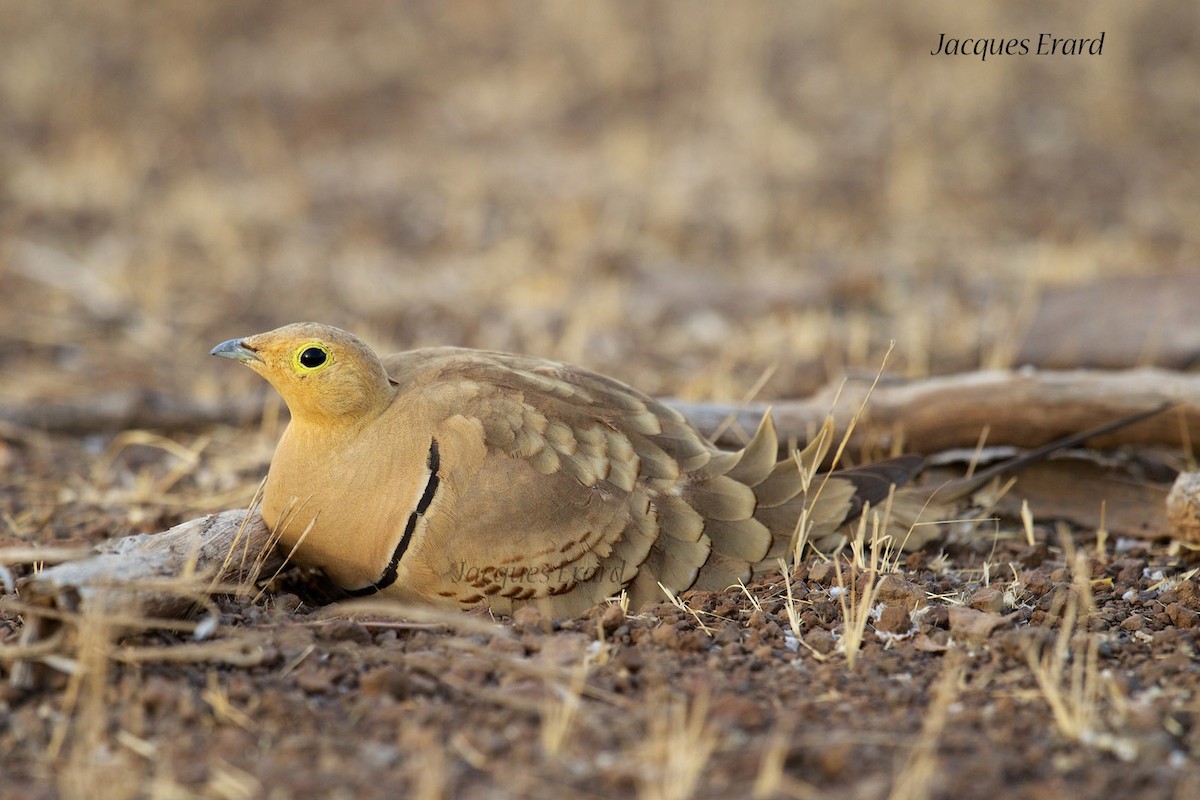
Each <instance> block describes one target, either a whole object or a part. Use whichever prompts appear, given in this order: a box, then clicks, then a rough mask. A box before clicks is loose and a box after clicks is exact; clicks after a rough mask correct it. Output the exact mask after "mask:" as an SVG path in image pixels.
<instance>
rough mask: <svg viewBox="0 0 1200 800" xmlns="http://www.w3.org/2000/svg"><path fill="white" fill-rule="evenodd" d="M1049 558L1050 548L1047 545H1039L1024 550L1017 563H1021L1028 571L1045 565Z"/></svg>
mask: <svg viewBox="0 0 1200 800" xmlns="http://www.w3.org/2000/svg"><path fill="white" fill-rule="evenodd" d="M1049 557H1050V548H1048V547H1046V545H1045V544H1040V543H1039V544H1035V545H1034V546H1033V547H1026V548H1025V549H1024V550H1022V551H1021V554H1020V555H1019V556H1017V561H1018V562H1020V564H1021V566H1023V567H1026V568H1028V569H1037V568H1038V567H1040V566H1041V565H1042V564H1044V563H1045V562H1046V559H1047V558H1049Z"/></svg>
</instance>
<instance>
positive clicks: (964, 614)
mask: <svg viewBox="0 0 1200 800" xmlns="http://www.w3.org/2000/svg"><path fill="white" fill-rule="evenodd" d="M1008 619H1009V618H1008V617H1003V616H1001V615H999V614H985V613H984V612H982V611H977V610H975V609H973V608H965V607H963V606H950V630H952V631H954V633H955V635H956V636H962V637H965V638H968V639H978V640H983V639H986V638H988V636H990V635H991V633H992V630H993V629H994V628H996V626H998V625H1003V624H1004V623H1005V622H1006V621H1007V620H1008Z"/></svg>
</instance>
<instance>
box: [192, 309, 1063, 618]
mask: <svg viewBox="0 0 1200 800" xmlns="http://www.w3.org/2000/svg"><path fill="white" fill-rule="evenodd" d="M212 354H213V355H216V356H222V357H225V358H232V359H236V360H238V361H241V362H242V363H244V364H246V365H247V366H248V367H250V368H251V369H253V370H254V371H255V372H257V373H258V374H259V375H261V376H262V377H263V378H265V379H266V380H267V381H269V382H270V383H271V385H272V386H274V387H275V389H276V390H277V391H278V392H279V394H280V395H281V396H282V397H283V399H284V401H285V402H286V403H287V406H288V409H289V410H290V412H291V421H290V422H289V423H288V426H287V429H286V430H285V431H284V434H283V437H282V438H281V439H280V442H279V445H278V448H277V449H276V451H275V455H274V458H273V459H272V461H271V466H270V470H269V472H268V475H267V481H266V487H265V490H264V495H263V503H262V515H263V518H264V520H265V521H266V523H267V524H268V525H269V526H271V527H272V528H273V529H275V530H277V531H278V532H279V534H280V536H281V539H280V541H281V544H282V546H283V548H284V549H285V552H290V553H292V557H293V560H295V561H297V562H299V563H301V564H307V565H310V566H316V567H320V568H321V569H323V570H324V571H325V573H326V574H327V575H328V576H329V577H330V578H331V579H332V580H333V581H334V582H335V583H337V584H338V585H339V586H341V587H342V588H343V589H344V590H346V591H347V592H348V593H350V594H351V595H369V594H374V593H376V592H381V593H383V594H384V595H387V596H389V597H394V598H397V599H400V600H404V601H419V602H427V603H435V604H439V605H444V606H450V607H455V608H471V607H476V606H487V607H489V608H491V609H492V610H493V611H495V612H499V613H511V612H512V611H513V610H514V609H515V608H517V607H519V606H521V605H524V604H530V603H532V604H535V605H537V606H538V607H539V608H540V609H542V610H543V612H544V613H548V614H550V615H552V616H555V617H563V616H570V615H576V614H578V613H580V612H582V611H584V610H586V609H587V608H589V607H591V606H592V605H595V604H596V603H599V602H601V601H603V600H604V599H605V598H607V597H610V596H613V595H616V594H619V593H620V592H621V591H622V590H625V591H627V592H628V594H629V599H630V607H631V608H634V609H637V608H640V607H641V605H642V604H643V603H645V602H646V601H658V600H662V599H664V598H665V595H664V593H663V588H665V589H667V590H670V591H671V592H681V591H684V590H686V589H706V590H714V591H719V590H724V589H726V588H728V587H730V586H732V585H736V584H737V582H738V581H739V580H741V581H749V580H750V578H751V577H752V576H753V575H754V574H756V573H758V572H760V571H762V570H768V569H774V568H777V566H778V563H779V559H780V558H783V557H787V556H789V555H790V553H791V551H792V548H793V546H794V544H795V540H794V537H795V536H796V534H797V530H798V525H797V523H798V520H799V519H800V516H801V511H802V509H806V514H805V519H806V524H807V525H808V526H809V534H810V536H811V538H812V539H817V540H819V539H821V538H822V537H828V535H830V534H833V533H834V532H835V531H837V529H838V528H839V527H841V526H843V525H844V524H845V523H847V522H848V521H850V520H852V519H854V518H856V517H857V516H858V515H859V514H860V513H861V511H862V508H863V507H864V504H866V503H871V504H879V503H880V501H882V500H884V499H885V498H887V496H888V494H889V490H890V488H891V486H892V485H893V484H896V485H899V484H903V483H905V482H906V481H907V480H908V479H909V478H910V477H911V476H912V475H913V474H914V473H915V472H916V471H917V470H919V469H920V467H921V466H922V460H921V459H920V458H919V457H916V456H901V457H899V458H895V459H890V460H887V461H882V462H878V463H876V464H872V465H869V466H866V467H859V468H856V469H851V470H843V471H840V472H838V473H836V474H835V475H833V476H831V477H829V478H828V479H825V480H816V481H811V482H810V481H807V480H806V479H805V478H806V477H807V476H806V475H804V474H803V473H802V470H801V469H799V468H798V465H797V462H796V461H795V460H793V459H792V458H786V459H783V460H778V451H779V442H778V439H777V436H776V432H775V427H774V424H773V423H772V420H771V417H770V415H769V414H768V415H766V416H764V418H763V420H762V423H761V425H760V426H759V428H758V430H757V432H756V433H755V435H754V437H753V438H752V439H751V440H750V442H749V444H747V445H746V447H745V448H744V449H742V450H739V451H735V452H726V451H722V450H720V449H718V448H717V447H715V446H714V445H713V444H712V443H710V442H709V441H708V440H707V439H705V438H704V437H703V436H701V435H700V434H699V433H698V432H697V431H696V430H695V429H694V428H693V427H692V426H691V425H690V424H689V423H688V422H687V421H686V420H685V419H684V418H683V416H682V415H680V414H679V413H678V412H677V411H675V410H673V409H671V408H668V407H667V406H665V405H663V404H662V403H659V402H657V401H656V400H654V399H652V398H651V397H648V396H647V395H645V394H643V393H641V392H639V391H638V390H636V389H634V388H632V387H630V386H627V385H625V384H624V383H621V382H619V381H616V380H613V379H611V378H607V377H605V376H603V375H599V374H597V373H594V372H590V371H588V370H585V369H581V368H579V367H574V366H570V365H568V364H562V363H557V362H553V361H544V360H540V359H535V358H526V357H521V356H516V355H509V354H505V353H497V352H489V351H481V350H469V349H462V348H454V347H435V348H427V349H420V350H413V351H409V352H405V353H399V354H397V355H393V356H389V357H387V358H384V359H382V360H381V359H380V358H379V357H378V356H376V355H375V353H374V352H373V351H372V350H371V349H370V348H369V347H368V346H367V345H366V344H364V343H363V342H362V341H361V340H360V339H358V338H357V337H355V336H353V335H351V334H350V333H347V332H346V331H343V330H339V329H337V328H333V327H329V326H326V325H318V324H314V323H300V324H294V325H287V326H285V327H282V328H278V329H276V330H273V331H270V332H267V333H261V334H258V335H256V336H250V337H247V338H244V339H234V340H230V341H227V342H224V343H222V344H220V345H218V346H217V347H216V348H214V349H213V350H212ZM826 433H827V434H828V433H830V432H829V431H827V432H826ZM1077 439H1078V437H1072V441H1075V440H1077ZM1063 443H1064V442H1059V443H1055V444H1053V445H1051V446H1050V447H1057V446H1062V444H1063ZM826 446H827V445H826ZM1047 449H1048V448H1043V450H1047ZM1038 453H1039V451H1035V452H1034V453H1033V454H1031V455H1035V456H1036V455H1038ZM820 455H823V452H822V453H818V454H817V458H816V460H819V456H820ZM809 456H810V458H812V454H811V453H810V454H809ZM1023 460H1024V459H1023ZM986 477H987V476H977V480H973V481H971V484H970V487H967V488H973V487H976V486H978V485H979V483H980V481H981V480H983V479H984V478H986ZM817 487H819V491H818V489H817ZM956 494H957V492H956ZM928 499H929V498H928V497H927V496H925V497H916V498H911V497H910V498H908V500H909V503H910V505H911V504H913V503H914V502H915V504H916V508H917V510H918V511H919V509H920V506H921V505H922V504H923V503H925V502H927V501H928Z"/></svg>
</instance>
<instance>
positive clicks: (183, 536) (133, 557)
mask: <svg viewBox="0 0 1200 800" xmlns="http://www.w3.org/2000/svg"><path fill="white" fill-rule="evenodd" d="M12 555H13V552H12V551H10V552H9V556H10V557H11V556H12ZM31 555H33V556H34V559H35V560H40V559H38V558H37V556H38V555H39V554H38V553H36V551H33V552H32V553H31ZM282 564H283V557H282V556H281V555H280V554H279V553H278V552H277V551H276V549H275V547H274V542H273V541H272V538H271V534H270V531H269V530H268V529H267V526H266V524H265V523H264V522H263V521H262V517H260V516H259V515H258V513H257V512H252V513H247V512H246V511H244V510H240V509H239V510H231V511H222V512H221V513H219V514H209V515H208V516H205V517H200V518H198V519H193V520H189V521H187V522H184V523H182V524H180V525H176V526H175V527H174V528H171V529H170V530H168V531H165V532H163V533H157V534H139V535H136V536H126V537H124V538H121V539H115V540H112V541H108V542H104V543H102V544H100V545H98V546H97V547H96V548H95V554H94V555H92V556H90V557H86V558H80V559H79V560H76V561H66V562H64V563H60V564H56V565H54V566H51V567H48V568H46V569H43V570H41V571H39V572H37V573H35V574H33V575H31V576H29V577H27V578H24V579H23V580H21V581H20V582H19V583H18V591H19V594H20V599H19V600H14V599H10V598H5V599H3V600H0V603H2V604H3V605H4V606H5V607H8V608H9V609H10V610H12V611H16V612H18V613H20V614H22V616H23V617H24V622H25V626H24V629H23V630H22V634H21V640H20V644H19V645H18V646H17V647H15V648H11V650H10V649H8V648H3V649H0V659H5V660H10V661H13V662H15V663H14V664H13V668H12V673H11V675H10V682H11V683H12V684H13V685H14V686H16V687H19V688H28V687H30V686H32V685H33V684H34V682H35V674H34V664H33V663H32V661H33V660H37V661H42V662H44V663H50V661H49V660H48V659H49V658H50V656H49V655H46V654H40V650H41V648H39V647H38V645H39V644H40V643H41V642H43V641H45V640H46V639H47V638H48V637H51V638H52V637H55V636H57V635H58V634H59V633H60V632H61V631H62V630H63V627H62V626H63V623H64V622H69V621H70V620H72V619H75V618H79V617H81V615H82V614H83V612H92V613H95V612H100V613H103V614H104V615H105V616H106V618H109V619H111V620H112V621H114V622H115V623H116V624H119V625H120V624H126V625H128V626H129V627H139V626H140V627H143V628H144V627H155V626H159V625H161V624H165V623H169V621H170V620H172V619H174V618H178V617H183V616H186V615H187V614H188V613H189V612H190V611H192V610H193V609H195V608H197V607H204V606H211V600H210V599H209V595H210V594H211V593H214V592H217V591H230V590H238V589H239V588H240V587H245V588H246V589H249V588H250V587H253V585H254V583H255V581H256V580H257V579H258V577H259V576H260V575H262V574H264V573H267V572H268V571H270V570H274V569H277V568H278V567H279V566H280V565H282ZM189 627H191V628H192V630H193V634H194V636H195V637H196V638H201V637H200V635H199V631H200V630H201V627H202V626H201V625H200V624H197V625H193V626H189ZM231 647H232V645H231ZM237 647H242V645H237ZM213 648H215V649H213ZM222 648H225V649H222ZM201 650H202V651H203V652H205V653H207V652H209V651H212V653H214V654H216V655H215V658H216V660H229V658H231V657H233V658H240V659H243V660H244V659H245V658H247V657H248V656H247V655H246V652H244V648H243V649H242V650H237V652H236V653H235V654H234V656H230V655H229V652H233V651H229V652H226V651H227V650H229V648H228V647H226V646H225V645H218V644H216V643H214V644H213V645H212V646H209V647H207V648H201ZM146 652H150V651H146ZM155 652H157V651H155ZM198 652H199V651H198ZM139 653H140V654H141V655H142V656H143V657H144V656H145V653H142V651H141V650H139V651H137V653H135V654H134V655H131V656H130V657H131V658H136V657H138V654H139Z"/></svg>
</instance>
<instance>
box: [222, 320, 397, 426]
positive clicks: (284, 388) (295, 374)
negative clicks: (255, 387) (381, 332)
mask: <svg viewBox="0 0 1200 800" xmlns="http://www.w3.org/2000/svg"><path fill="white" fill-rule="evenodd" d="M211 355H214V356H221V357H222V358H232V359H234V360H235V361H240V362H242V363H243V364H245V365H246V366H248V367H249V368H250V369H252V370H254V371H255V372H257V373H258V374H259V375H261V376H263V377H264V378H266V379H267V381H268V382H269V383H270V384H271V385H272V386H274V387H275V390H276V391H277V392H279V394H280V396H281V397H283V401H284V402H285V403H287V406H288V410H289V411H290V412H291V414H292V417H293V419H302V420H304V421H306V422H316V423H321V424H327V425H328V424H353V423H355V422H359V421H363V420H364V419H369V418H372V417H374V416H375V415H376V414H378V413H380V412H382V411H383V410H384V409H385V408H387V406H388V404H389V403H391V401H392V398H393V396H394V389H393V386H392V383H391V381H390V380H389V379H388V375H387V371H386V370H385V369H384V367H383V364H382V363H381V362H380V360H379V357H378V356H376V355H375V353H374V351H373V350H371V348H370V347H368V346H367V345H366V344H365V343H364V342H363V341H362V340H361V339H359V338H358V337H357V336H355V335H353V334H351V333H347V332H346V331H343V330H341V329H339V328H334V327H331V326H329V325H319V324H317V323H314V322H300V323H296V324H293V325H285V326H284V327H282V328H276V329H275V330H273V331H267V332H266V333H259V334H256V335H254V336H247V337H246V338H244V339H230V340H229V341H227V342H222V343H221V344H219V345H217V346H216V347H214V348H213V349H212V351H211Z"/></svg>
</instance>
